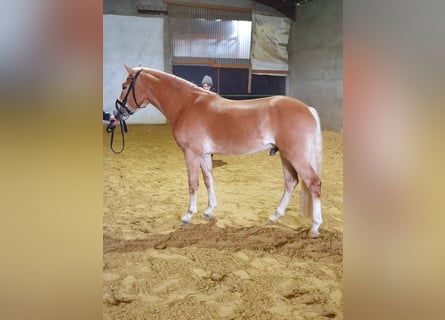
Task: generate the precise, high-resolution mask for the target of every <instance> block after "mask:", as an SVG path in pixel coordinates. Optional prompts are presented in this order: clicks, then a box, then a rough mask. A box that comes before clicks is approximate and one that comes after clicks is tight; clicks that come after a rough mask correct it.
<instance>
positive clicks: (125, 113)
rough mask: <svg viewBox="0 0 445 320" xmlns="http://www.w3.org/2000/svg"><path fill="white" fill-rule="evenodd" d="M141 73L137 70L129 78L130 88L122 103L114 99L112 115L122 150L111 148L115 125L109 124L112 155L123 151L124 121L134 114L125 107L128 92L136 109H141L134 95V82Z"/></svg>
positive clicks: (125, 126) (108, 130)
mask: <svg viewBox="0 0 445 320" xmlns="http://www.w3.org/2000/svg"><path fill="white" fill-rule="evenodd" d="M141 71H142V69H139V70H138V71H137V72H136V74H135V75H134V77H130V79H131V82H130V86H129V88H128V90H127V93H126V94H125V97H124V99H123V100H122V101H120V100H119V98H118V99H116V103H115V106H116V110H114V111H113V114H114V116H115V117H116V119H117V120H118V121H119V122H120V127H121V135H122V148H121V149H120V150H119V151H116V150H114V148H113V141H114V129H115V128H116V125H115V124H114V123H113V122H110V124H109V125H108V126H107V132H108V133H111V138H110V148H111V151H113V152H114V153H121V152H122V151H124V149H125V139H124V130H125V132H128V128H127V124H126V122H125V120H127V119H128V118H129V117H130V116H131V115H132V114H134V112H133V111H131V110H130V109H129V108H128V107H127V100H128V95H129V94H130V92H132V94H133V100H134V102H135V103H136V106H137V108H138V109H139V108H143V107H141V105H140V104H139V103H138V102H137V100H136V93H135V90H134V87H135V83H136V80H137V78H138V76H139V74H140V73H141ZM124 89H125V88H124Z"/></svg>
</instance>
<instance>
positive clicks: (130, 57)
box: [103, 15, 166, 124]
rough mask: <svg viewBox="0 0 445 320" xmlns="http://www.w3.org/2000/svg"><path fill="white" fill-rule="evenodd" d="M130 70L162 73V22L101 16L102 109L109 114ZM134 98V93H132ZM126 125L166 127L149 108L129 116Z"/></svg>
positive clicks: (157, 114) (153, 19)
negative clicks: (158, 71) (128, 68)
mask: <svg viewBox="0 0 445 320" xmlns="http://www.w3.org/2000/svg"><path fill="white" fill-rule="evenodd" d="M124 63H125V64H127V65H129V66H130V67H137V66H138V65H139V64H141V65H142V66H143V67H149V68H153V69H157V70H164V21H163V19H162V18H158V17H154V18H153V17H130V16H117V15H104V16H103V109H104V110H105V111H110V112H112V110H113V109H114V108H115V106H114V103H115V101H116V98H117V97H118V96H119V94H120V92H121V90H122V82H124V81H125V79H126V77H127V75H128V74H127V71H126V70H125V68H124ZM136 95H137V92H136ZM127 123H129V124H154V123H166V119H165V117H164V116H163V115H162V113H160V112H159V110H158V109H156V108H155V107H153V106H152V105H148V106H147V107H146V108H144V109H141V110H139V111H138V112H137V113H135V114H134V115H132V116H131V117H130V118H129V119H128V121H127Z"/></svg>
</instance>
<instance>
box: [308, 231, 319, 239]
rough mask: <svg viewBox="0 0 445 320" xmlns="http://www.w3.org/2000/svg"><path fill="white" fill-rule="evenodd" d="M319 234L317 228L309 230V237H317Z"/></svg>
mask: <svg viewBox="0 0 445 320" xmlns="http://www.w3.org/2000/svg"><path fill="white" fill-rule="evenodd" d="M319 236H320V232H318V230H309V238H312V239H317V238H318V237H319Z"/></svg>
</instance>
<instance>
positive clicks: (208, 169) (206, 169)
mask: <svg viewBox="0 0 445 320" xmlns="http://www.w3.org/2000/svg"><path fill="white" fill-rule="evenodd" d="M201 170H202V176H203V178H204V184H205V186H206V188H207V194H208V197H209V202H208V206H207V209H206V210H205V211H204V215H203V218H205V219H210V218H211V217H212V215H213V209H215V207H216V196H215V190H214V189H213V173H212V171H213V164H212V157H211V155H204V156H203V157H202V158H201Z"/></svg>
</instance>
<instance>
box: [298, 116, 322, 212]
mask: <svg viewBox="0 0 445 320" xmlns="http://www.w3.org/2000/svg"><path fill="white" fill-rule="evenodd" d="M309 111H310V112H311V113H312V115H313V116H314V118H315V121H316V123H317V125H316V129H315V132H314V133H313V135H312V138H311V140H310V141H309V146H308V154H307V157H308V160H309V163H310V165H311V166H312V168H313V169H314V170H315V172H316V173H317V175H318V176H319V177H320V178H321V165H322V160H323V159H322V157H323V145H322V138H321V126H320V117H319V116H318V112H317V110H315V109H314V108H312V107H309ZM302 180H303V179H302ZM300 210H301V211H302V213H303V214H304V215H305V216H306V217H309V218H312V194H311V191H310V190H309V188H308V187H307V185H306V183H305V182H304V181H302V182H301V190H300Z"/></svg>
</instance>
